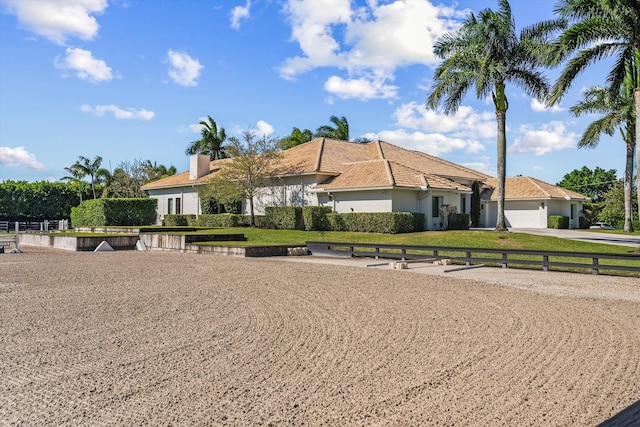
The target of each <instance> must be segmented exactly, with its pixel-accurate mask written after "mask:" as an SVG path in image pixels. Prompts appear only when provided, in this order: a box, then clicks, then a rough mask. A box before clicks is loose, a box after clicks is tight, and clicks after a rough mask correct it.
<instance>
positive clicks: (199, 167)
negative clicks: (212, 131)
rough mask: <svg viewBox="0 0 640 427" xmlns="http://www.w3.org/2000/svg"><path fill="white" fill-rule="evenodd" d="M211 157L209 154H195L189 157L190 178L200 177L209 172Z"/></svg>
mask: <svg viewBox="0 0 640 427" xmlns="http://www.w3.org/2000/svg"><path fill="white" fill-rule="evenodd" d="M210 161H211V160H210V158H209V156H208V155H207V154H194V155H192V156H191V157H190V158H189V179H198V178H200V177H201V176H204V175H206V174H208V173H209V163H210Z"/></svg>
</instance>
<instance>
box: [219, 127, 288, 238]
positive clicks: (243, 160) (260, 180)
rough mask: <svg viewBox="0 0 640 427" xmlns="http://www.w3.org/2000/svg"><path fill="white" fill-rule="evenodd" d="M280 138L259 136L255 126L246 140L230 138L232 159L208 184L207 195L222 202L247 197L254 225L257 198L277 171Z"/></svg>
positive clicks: (230, 203) (231, 201)
mask: <svg viewBox="0 0 640 427" xmlns="http://www.w3.org/2000/svg"><path fill="white" fill-rule="evenodd" d="M277 145H278V144H277V141H276V140H274V139H268V138H267V137H265V136H263V137H261V138H256V135H255V131H254V130H253V129H249V130H245V131H244V133H243V139H242V140H240V139H238V138H236V137H231V138H229V147H228V150H229V153H230V154H231V157H232V159H231V160H230V161H228V162H227V163H226V164H225V165H224V166H223V167H222V169H221V170H220V172H218V173H217V174H216V176H215V178H214V179H212V180H211V181H210V183H209V184H207V193H208V194H207V197H208V198H212V199H215V200H217V201H218V202H219V203H222V204H223V205H232V204H233V203H235V202H241V201H243V200H246V201H247V202H248V203H249V212H250V215H251V219H250V225H251V226H252V227H254V226H255V224H256V222H255V211H254V199H255V197H256V196H258V195H259V194H260V191H261V190H262V189H263V188H265V187H266V186H267V184H268V183H269V180H270V179H271V177H273V176H274V175H275V174H276V166H277V161H278V159H279V158H280V156H281V152H279V151H278V150H277Z"/></svg>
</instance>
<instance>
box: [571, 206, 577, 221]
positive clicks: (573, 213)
mask: <svg viewBox="0 0 640 427" xmlns="http://www.w3.org/2000/svg"><path fill="white" fill-rule="evenodd" d="M575 212H576V205H573V204H572V205H571V219H573V217H574V215H575Z"/></svg>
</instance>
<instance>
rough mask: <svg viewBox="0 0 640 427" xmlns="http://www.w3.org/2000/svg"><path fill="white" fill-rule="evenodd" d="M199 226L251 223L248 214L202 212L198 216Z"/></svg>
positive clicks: (239, 225)
mask: <svg viewBox="0 0 640 427" xmlns="http://www.w3.org/2000/svg"><path fill="white" fill-rule="evenodd" d="M195 225H197V226H198V227H224V228H230V227H244V226H247V225H249V219H248V216H246V215H239V214H202V215H200V216H198V220H197V222H196V224H195Z"/></svg>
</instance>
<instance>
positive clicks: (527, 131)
mask: <svg viewBox="0 0 640 427" xmlns="http://www.w3.org/2000/svg"><path fill="white" fill-rule="evenodd" d="M518 132H519V133H520V134H522V136H520V137H518V138H516V140H515V142H514V143H513V145H511V146H510V147H509V148H508V149H507V152H508V153H513V154H530V153H532V154H535V155H537V156H541V155H543V154H546V153H549V152H551V151H559V150H563V149H565V148H575V147H576V145H577V142H578V134H576V133H574V132H568V131H567V129H566V128H565V125H564V123H563V122H560V121H554V122H550V123H548V124H544V125H542V127H540V128H539V129H534V128H533V127H532V126H530V125H523V126H521V127H520V129H519V130H518Z"/></svg>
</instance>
